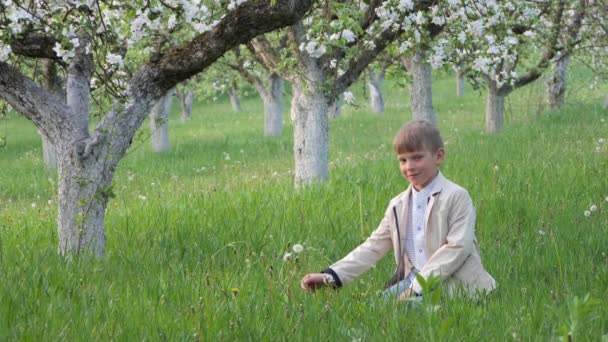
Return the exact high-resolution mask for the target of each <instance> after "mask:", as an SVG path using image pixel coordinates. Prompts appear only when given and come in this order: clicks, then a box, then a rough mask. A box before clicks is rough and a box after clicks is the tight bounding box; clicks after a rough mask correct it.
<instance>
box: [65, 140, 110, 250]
mask: <svg viewBox="0 0 608 342" xmlns="http://www.w3.org/2000/svg"><path fill="white" fill-rule="evenodd" d="M74 143H75V142H74ZM74 143H68V144H67V145H66V144H63V143H60V145H59V148H58V155H59V165H58V166H59V167H58V170H59V180H58V202H59V203H58V204H59V214H58V217H57V220H58V225H59V254H61V255H65V256H71V255H81V254H83V253H91V254H93V255H96V256H102V255H103V254H104V252H105V245H106V237H105V232H104V218H105V212H106V206H107V202H108V197H109V195H110V194H111V188H110V185H111V184H112V178H113V176H114V172H113V170H114V169H115V165H106V163H104V160H105V158H99V159H98V158H93V157H91V158H87V159H84V160H82V159H79V158H78V155H77V154H76V153H74V150H75V149H74V147H73V146H74V145H73V144H74ZM104 166H105V168H104Z"/></svg>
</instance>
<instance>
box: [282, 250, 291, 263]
mask: <svg viewBox="0 0 608 342" xmlns="http://www.w3.org/2000/svg"><path fill="white" fill-rule="evenodd" d="M289 260H291V253H289V252H288V253H285V255H283V261H285V262H287V261H289Z"/></svg>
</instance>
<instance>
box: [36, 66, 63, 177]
mask: <svg viewBox="0 0 608 342" xmlns="http://www.w3.org/2000/svg"><path fill="white" fill-rule="evenodd" d="M41 64H42V73H43V77H44V79H43V82H42V86H43V87H44V88H46V90H47V91H48V92H50V93H51V94H55V95H56V96H58V97H60V98H62V99H64V100H65V97H66V95H65V89H64V88H63V81H62V80H61V77H60V76H59V72H58V70H57V63H56V62H55V61H53V60H51V59H46V58H44V59H41ZM38 134H39V135H40V137H41V140H42V159H43V161H44V167H45V168H46V169H47V170H57V151H56V149H55V145H54V144H53V142H52V141H51V140H50V139H48V138H47V137H46V136H45V135H44V134H43V133H42V132H40V130H39V131H38Z"/></svg>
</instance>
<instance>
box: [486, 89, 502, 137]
mask: <svg viewBox="0 0 608 342" xmlns="http://www.w3.org/2000/svg"><path fill="white" fill-rule="evenodd" d="M506 95H507V94H505V93H503V92H502V91H501V90H500V89H499V87H498V85H497V84H496V82H495V81H493V80H489V79H488V97H487V99H486V132H488V133H499V132H501V131H502V128H503V123H504V113H505V97H506Z"/></svg>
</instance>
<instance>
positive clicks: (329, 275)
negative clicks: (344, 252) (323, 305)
mask: <svg viewBox="0 0 608 342" xmlns="http://www.w3.org/2000/svg"><path fill="white" fill-rule="evenodd" d="M321 273H322V274H323V276H324V280H327V282H324V283H325V284H326V285H330V286H332V287H342V281H340V277H338V275H337V274H336V272H335V271H334V270H332V269H331V268H327V269H325V270H323V271H321ZM330 279H331V280H330Z"/></svg>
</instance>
